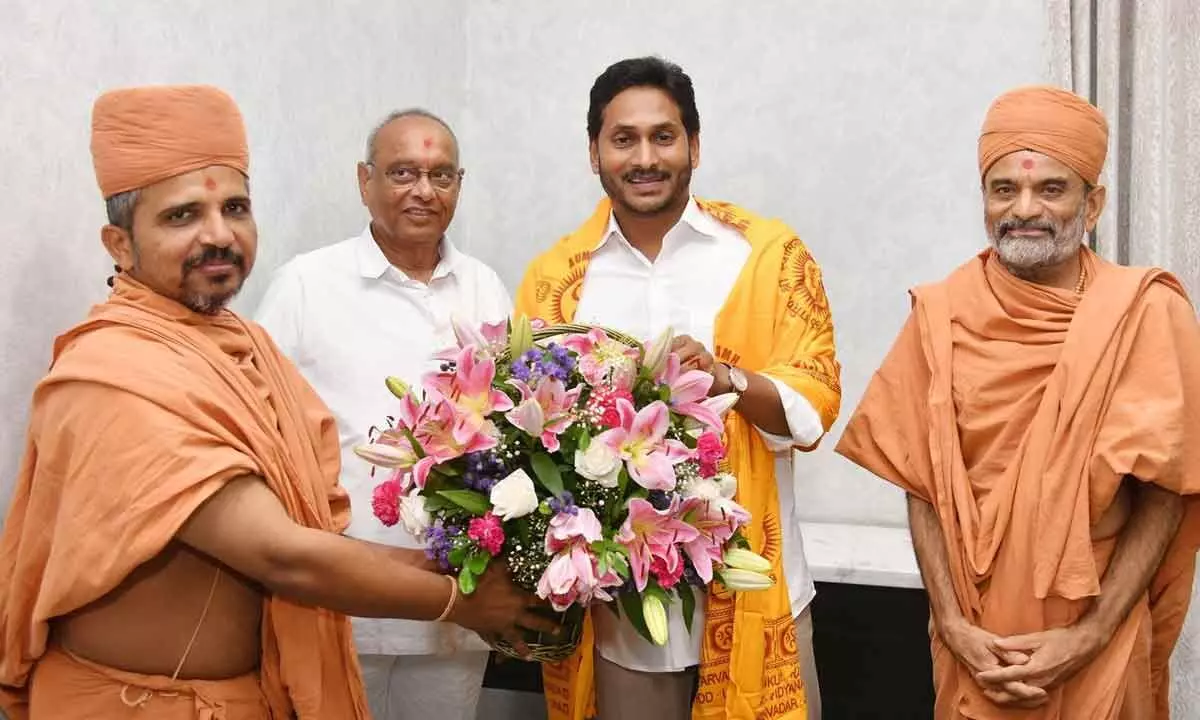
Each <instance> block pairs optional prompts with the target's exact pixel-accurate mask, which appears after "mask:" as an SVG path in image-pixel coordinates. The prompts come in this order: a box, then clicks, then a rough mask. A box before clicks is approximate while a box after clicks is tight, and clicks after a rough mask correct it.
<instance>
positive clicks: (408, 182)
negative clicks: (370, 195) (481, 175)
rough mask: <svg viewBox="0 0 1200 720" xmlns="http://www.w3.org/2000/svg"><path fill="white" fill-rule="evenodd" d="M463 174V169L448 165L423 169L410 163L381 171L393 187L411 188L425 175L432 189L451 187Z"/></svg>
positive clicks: (373, 165)
mask: <svg viewBox="0 0 1200 720" xmlns="http://www.w3.org/2000/svg"><path fill="white" fill-rule="evenodd" d="M367 167H369V168H374V167H375V163H367ZM465 174H466V170H465V169H463V168H455V167H450V166H445V167H435V168H433V169H432V170H425V169H424V168H419V167H413V166H411V165H397V166H395V167H390V168H388V169H387V170H384V171H383V176H384V177H385V178H387V181H388V184H390V185H391V186H392V187H394V188H402V189H405V188H411V187H412V186H414V185H416V184H417V183H418V182H419V181H420V180H421V177H422V176H425V177H428V178H429V184H430V185H432V186H433V187H434V189H436V190H442V191H447V190H450V189H451V188H453V187H454V186H455V184H457V183H458V181H460V180H462V178H463V175H465Z"/></svg>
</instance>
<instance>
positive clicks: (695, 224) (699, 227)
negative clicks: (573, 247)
mask: <svg viewBox="0 0 1200 720" xmlns="http://www.w3.org/2000/svg"><path fill="white" fill-rule="evenodd" d="M680 225H687V226H688V227H690V228H691V229H692V230H695V231H696V232H697V233H699V234H700V235H702V236H704V237H707V238H715V237H717V235H718V233H719V231H720V227H721V226H720V223H719V222H718V221H717V220H716V218H713V217H711V216H710V215H708V214H707V213H705V212H704V211H703V210H701V209H700V204H699V203H697V202H696V198H695V197H694V196H692V197H689V198H688V202H687V205H685V206H684V208H683V214H682V215H680V216H679V222H678V223H676V224H675V225H674V227H672V228H671V230H668V231H667V232H668V234H669V233H670V232H671V231H673V230H675V228H677V227H679V226H680ZM613 238H616V239H618V240H621V241H624V242H625V243H626V244H628V242H629V241H628V240H627V239H626V238H625V233H623V232H621V226H620V225H618V224H617V216H616V215H615V214H613V212H612V211H611V210H610V211H609V213H608V227H607V228H606V229H605V230H604V236H603V237H601V238H600V242H599V243H597V244H596V247H595V248H593V250H599V249H600V248H602V247H604V246H605V245H606V244H607V243H608V242H609V240H611V239H613Z"/></svg>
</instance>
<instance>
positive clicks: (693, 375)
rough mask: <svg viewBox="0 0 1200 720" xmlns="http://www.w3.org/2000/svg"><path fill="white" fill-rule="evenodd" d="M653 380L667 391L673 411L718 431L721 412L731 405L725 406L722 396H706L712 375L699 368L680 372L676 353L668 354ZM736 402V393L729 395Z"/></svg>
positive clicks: (722, 424) (721, 422)
mask: <svg viewBox="0 0 1200 720" xmlns="http://www.w3.org/2000/svg"><path fill="white" fill-rule="evenodd" d="M657 380H658V381H659V382H660V383H663V384H664V385H666V386H667V387H668V388H670V391H671V399H670V401H669V402H670V404H671V409H672V410H674V411H675V412H677V413H679V414H680V415H683V416H684V417H689V418H693V419H695V420H697V421H698V422H699V423H700V424H701V425H703V426H705V427H707V428H708V429H710V430H714V431H716V432H721V430H722V428H723V427H724V422H723V421H722V420H721V416H722V415H724V414H725V413H726V412H727V411H728V410H729V408H730V407H732V405H726V400H725V398H724V396H722V395H718V396H716V397H712V398H710V397H708V391H709V389H710V388H711V387H712V384H713V376H712V375H709V374H708V373H706V372H704V371H703V370H688V371H687V372H681V369H680V365H679V356H678V355H676V354H675V353H671V354H670V355H668V356H667V361H666V363H665V364H664V366H663V371H662V373H661V374H660V375H659V376H658V378H657ZM731 397H733V399H734V401H735V402H736V400H737V396H736V395H731Z"/></svg>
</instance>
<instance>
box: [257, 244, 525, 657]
mask: <svg viewBox="0 0 1200 720" xmlns="http://www.w3.org/2000/svg"><path fill="white" fill-rule="evenodd" d="M511 309H512V300H511V298H510V296H509V294H508V291H507V290H506V289H505V287H504V284H503V283H502V282H501V281H500V278H499V276H497V275H496V273H495V272H494V271H493V270H492V269H491V268H489V267H488V266H487V265H484V264H483V263H482V262H480V261H479V260H476V259H475V258H473V257H470V256H469V255H466V254H464V253H462V252H459V251H458V250H456V249H455V247H454V246H453V245H452V244H451V243H450V242H449V241H448V240H443V241H442V247H441V260H440V261H439V263H438V265H437V268H436V269H435V270H434V272H433V277H432V278H431V279H430V281H429V284H428V285H427V284H425V283H422V282H418V281H416V280H413V279H411V278H409V277H408V276H407V275H405V274H404V273H403V272H401V271H400V270H398V269H396V268H395V267H393V266H392V265H391V263H389V262H388V260H387V258H386V257H385V256H384V254H383V251H382V250H380V248H379V246H378V245H377V244H376V242H375V239H374V238H373V237H372V235H371V229H370V227H368V228H367V229H366V230H364V231H363V233H362V234H361V235H359V236H358V237H355V238H351V239H349V240H345V241H343V242H340V243H337V244H336V245H330V246H328V247H324V248H321V249H319V250H314V251H312V252H309V253H305V254H303V255H299V256H297V257H295V258H293V259H292V260H291V261H290V262H288V263H287V264H285V265H284V266H283V267H281V268H280V269H279V270H278V271H276V273H275V276H274V278H273V279H272V282H271V286H270V287H269V288H268V290H267V293H266V296H265V297H264V298H263V300H262V303H261V305H260V306H259V308H258V313H257V317H256V319H257V320H258V322H259V323H261V324H262V325H263V326H264V327H265V328H266V329H267V331H268V332H269V333H270V334H271V337H272V338H274V340H275V342H276V343H278V344H279V347H280V349H281V350H282V351H283V353H284V354H285V355H287V356H288V357H289V358H290V359H291V360H292V362H294V363H295V364H296V366H297V367H298V368H299V369H300V372H301V373H302V374H303V375H304V377H305V378H306V379H307V380H308V381H309V382H310V383H311V384H312V385H313V387H314V388H315V389H316V391H317V393H318V394H319V395H320V396H321V399H322V400H324V401H325V404H326V405H328V406H329V408H330V410H331V411H332V412H333V414H334V417H335V418H336V419H337V427H338V435H339V438H340V440H341V447H342V471H341V483H342V485H343V486H344V487H345V488H346V490H347V492H348V493H349V494H350V501H351V514H352V519H351V522H350V527H349V528H347V530H346V534H347V535H349V536H351V537H355V538H361V539H363V540H370V541H372V542H377V543H383V544H387V545H393V546H401V547H410V548H416V547H422V545H421V544H420V543H418V542H417V541H416V539H415V538H413V537H412V536H411V535H409V534H408V533H407V532H405V530H404V529H403V528H402V527H401V526H400V525H395V526H393V527H390V528H389V527H385V526H384V525H383V523H381V522H380V521H379V520H378V519H377V518H376V517H375V516H374V515H373V514H372V512H371V493H372V490H373V489H374V487H375V485H376V484H378V483H379V482H380V481H382V480H383V479H384V478H385V476H384V475H381V474H380V473H382V472H384V471H382V470H381V471H379V472H377V473H376V474H375V476H374V477H372V476H371V466H370V465H369V464H368V463H367V462H366V461H365V460H363V459H361V458H359V457H358V456H356V455H355V454H354V451H353V448H354V446H355V445H358V444H361V443H364V442H366V440H367V433H368V431H369V430H370V428H371V427H372V426H376V427H383V426H385V425H386V422H387V421H386V418H387V416H388V415H394V414H395V408H396V399H395V398H394V397H393V396H392V395H391V393H389V392H388V390H387V388H386V387H385V386H384V379H385V378H386V377H387V376H389V375H394V376H396V377H399V378H401V379H403V380H405V381H407V382H410V383H414V384H415V383H418V382H419V381H420V379H421V376H422V375H423V374H424V373H426V372H429V371H431V370H436V369H437V366H438V365H439V364H440V362H439V361H437V360H435V359H433V358H432V356H433V354H434V353H436V352H437V351H439V350H442V349H445V348H447V347H450V346H453V345H454V343H455V339H454V330H453V327H452V326H451V322H450V320H451V315H452V314H453V315H455V316H457V317H460V318H462V319H463V320H464V321H465V322H468V323H483V322H499V321H501V320H504V319H506V318H507V317H508V316H509V313H510V312H511ZM353 623H354V639H355V642H356V644H357V645H358V651H359V652H360V653H363V654H375V655H429V654H435V653H447V652H453V651H455V650H457V649H470V650H486V649H487V646H486V645H485V644H484V643H483V641H482V640H480V639H479V638H478V637H477V636H475V634H474V633H469V632H467V631H465V630H462V629H461V628H457V627H456V626H453V625H449V624H441V623H428V622H414V621H406V620H377V619H364V618H354V620H353Z"/></svg>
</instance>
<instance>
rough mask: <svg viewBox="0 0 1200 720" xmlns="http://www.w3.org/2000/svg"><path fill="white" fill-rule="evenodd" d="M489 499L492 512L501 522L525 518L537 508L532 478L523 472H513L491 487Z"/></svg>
mask: <svg viewBox="0 0 1200 720" xmlns="http://www.w3.org/2000/svg"><path fill="white" fill-rule="evenodd" d="M490 499H491V501H492V512H493V513H495V514H496V515H499V516H500V518H501V519H502V520H513V519H515V518H519V517H525V516H526V515H528V514H529V513H531V512H533V511H534V510H536V509H537V506H538V499H537V493H536V492H534V490H533V478H531V477H529V475H528V474H527V473H526V472H525V471H524V470H513V471H512V472H511V473H509V474H508V477H506V478H504V479H503V480H501V481H500V482H498V483H496V484H495V485H493V486H492V494H491V498H490Z"/></svg>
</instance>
